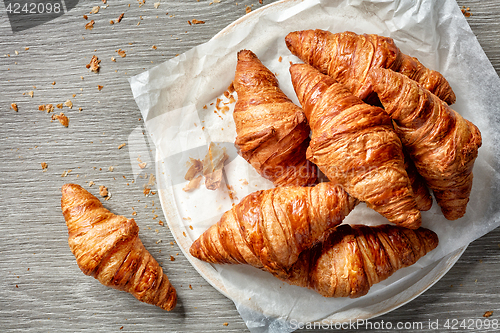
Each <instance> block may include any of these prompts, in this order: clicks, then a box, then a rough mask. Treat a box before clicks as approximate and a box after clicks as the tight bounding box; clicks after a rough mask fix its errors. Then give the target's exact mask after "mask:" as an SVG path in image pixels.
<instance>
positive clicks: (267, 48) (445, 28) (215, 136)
mask: <svg viewBox="0 0 500 333" xmlns="http://www.w3.org/2000/svg"><path fill="white" fill-rule="evenodd" d="M316 28H320V29H327V30H330V31H332V32H342V31H346V30H350V31H354V32H356V33H374V34H380V35H384V36H389V37H392V38H393V39H394V40H395V41H396V44H397V45H398V47H399V48H400V49H401V50H402V51H403V52H404V53H407V54H410V55H412V56H415V57H417V58H418V59H419V60H420V61H421V62H422V63H423V64H424V65H426V66H427V67H429V68H431V69H436V70H438V71H440V72H441V73H442V74H443V75H444V76H445V77H446V78H447V79H448V81H449V82H450V84H451V86H452V87H453V89H454V91H455V93H456V95H457V102H456V104H454V105H453V109H455V110H456V111H457V112H459V113H460V114H462V115H463V116H464V117H465V118H466V119H468V120H470V121H472V122H473V123H474V124H476V125H477V126H478V128H479V129H480V130H481V133H482V137H483V145H482V147H481V148H480V150H479V157H478V159H477V161H476V163H475V166H474V185H473V189H472V193H471V197H470V202H469V205H468V209H467V213H466V215H465V216H464V217H463V218H461V219H459V220H457V221H448V220H446V219H445V218H444V217H443V216H442V214H441V212H440V210H439V207H438V206H437V204H436V203H434V205H433V208H432V209H431V210H430V211H428V212H424V213H423V214H422V217H423V226H424V227H427V228H430V229H432V230H434V231H435V232H436V233H437V234H438V236H439V239H440V245H439V246H438V248H437V249H435V250H434V251H433V252H431V253H429V254H428V255H427V256H425V257H424V258H422V259H421V260H420V261H419V262H418V263H417V264H415V265H414V266H412V267H409V268H406V269H403V270H400V271H398V272H396V273H395V274H394V275H393V276H392V277H391V278H389V279H388V280H386V281H383V282H381V283H380V284H378V285H376V286H374V287H373V288H372V290H371V291H370V292H369V294H368V295H366V296H364V297H361V298H359V299H355V300H351V299H329V298H323V297H321V296H319V295H318V294H316V293H315V292H313V291H310V290H307V289H304V288H298V287H293V286H289V285H287V284H284V283H283V282H281V281H278V280H277V279H275V278H274V277H272V276H271V275H269V274H268V273H265V272H262V271H259V270H257V269H255V268H253V267H247V266H243V265H235V266H221V265H214V268H215V269H216V270H217V272H218V273H216V274H217V275H216V279H218V280H219V281H221V283H222V285H223V286H224V293H225V294H226V295H227V296H228V297H230V298H231V299H232V300H233V301H234V302H235V304H236V306H237V308H238V311H239V312H240V314H241V316H242V317H243V319H244V320H245V322H246V323H247V326H248V328H249V329H250V330H251V331H252V332H290V331H293V330H294V329H295V328H298V327H300V325H299V323H306V322H311V321H321V320H322V319H323V318H329V316H332V314H335V313H338V312H339V311H351V312H352V313H353V316H358V315H359V316H360V317H365V318H367V317H370V315H377V314H380V313H379V312H377V311H373V305H374V304H375V307H376V305H377V304H378V303H377V302H382V303H380V304H381V306H382V304H384V303H383V301H384V300H385V299H386V298H387V297H389V296H391V295H395V294H397V293H398V292H401V291H402V290H407V289H411V286H412V283H414V281H415V279H418V278H417V277H418V276H419V274H420V275H421V274H422V273H425V272H427V271H429V272H430V271H431V269H433V267H434V266H432V265H436V264H437V263H438V262H437V260H444V259H443V258H444V257H446V256H450V255H454V254H456V252H457V251H460V249H461V248H463V247H464V246H467V245H468V244H469V243H470V242H471V241H473V240H475V239H477V238H478V237H481V236H482V235H484V234H485V233H487V232H489V231H491V230H492V229H494V228H496V227H497V226H498V225H499V224H500V219H499V207H500V205H497V203H496V202H497V198H498V197H499V196H500V177H499V176H500V174H499V170H500V167H499V158H498V156H499V154H498V148H497V147H498V143H499V132H500V131H499V130H500V123H499V116H500V111H499V106H500V80H499V77H498V75H497V74H496V72H495V70H494V69H493V67H492V66H491V64H490V62H489V61H488V59H487V57H486V55H485V54H484V52H483V51H482V49H481V47H480V45H479V43H478V42H477V40H476V38H475V36H474V34H473V32H472V31H471V29H470V27H469V25H468V24H467V21H466V19H465V18H464V16H463V14H462V13H461V11H460V9H459V7H458V5H457V4H456V2H455V1H453V0H444V1H434V0H401V1H386V0H372V1H367V0H309V1H307V0H306V1H298V0H295V1H292V0H290V1H280V2H277V3H274V4H270V5H268V6H266V7H264V8H262V9H260V10H257V11H254V12H252V13H250V14H249V15H247V16H245V17H244V18H242V19H240V20H238V21H237V22H235V23H234V24H233V25H231V26H229V27H228V28H226V29H224V30H223V32H222V33H220V34H218V35H217V36H216V37H215V38H213V39H212V40H210V41H209V42H207V43H205V44H202V45H199V46H197V47H195V48H193V49H191V50H189V51H188V52H186V53H184V54H181V55H179V56H177V57H175V58H173V59H170V60H168V61H166V62H164V63H163V64H161V65H159V66H157V67H154V68H152V69H151V70H149V71H147V72H144V73H142V74H139V75H137V76H135V77H132V78H131V79H130V84H131V89H132V92H133V95H134V98H135V100H136V102H137V105H138V106H139V108H140V110H141V113H142V114H143V119H144V121H145V126H146V128H147V130H148V133H149V134H150V135H151V137H152V140H153V141H154V143H155V145H156V148H157V152H158V156H159V160H158V161H156V163H161V164H162V168H163V169H162V170H164V172H161V174H158V175H157V178H160V179H161V180H162V181H163V182H160V183H162V184H164V185H163V186H165V188H163V190H166V193H169V206H168V209H167V208H166V207H165V206H164V207H163V208H164V211H165V212H166V215H167V219H168V224H169V226H170V228H171V230H172V232H173V234H174V236H175V237H176V239H177V240H178V243H179V244H180V245H181V247H182V250H183V251H184V253H185V255H187V256H188V259H190V261H191V262H192V263H193V265H194V266H195V267H197V266H199V265H208V264H205V263H201V262H197V261H196V259H194V258H191V257H190V255H189V252H188V247H189V244H190V243H191V242H192V241H193V240H195V239H196V238H197V237H198V236H199V235H200V234H201V233H202V232H203V231H205V230H206V229H207V228H208V227H209V226H210V225H212V224H213V223H215V222H217V221H218V220H219V218H220V216H221V215H222V214H223V212H225V211H226V210H228V209H230V208H231V206H232V204H233V203H237V202H239V200H241V199H242V198H243V197H244V196H245V195H247V194H248V193H250V192H252V191H254V190H257V189H264V188H269V187H271V186H272V184H270V182H268V181H266V180H264V179H262V178H261V177H260V176H259V175H258V174H257V173H256V172H255V171H254V170H253V169H252V168H251V167H250V166H249V165H248V163H247V162H246V161H244V160H243V159H242V158H241V157H239V156H238V155H237V152H236V149H235V148H234V144H233V143H234V139H235V137H236V132H235V129H234V122H233V119H232V110H233V107H234V103H232V104H231V103H229V100H228V99H227V98H225V97H224V96H223V93H224V91H225V90H226V89H227V87H228V86H229V85H230V83H231V81H232V79H233V76H234V69H235V66H236V53H237V51H239V50H240V49H250V50H252V51H253V52H254V53H256V54H257V56H258V57H259V58H260V59H261V61H262V62H263V63H264V65H266V66H267V67H268V68H270V69H271V70H272V71H273V72H275V73H276V74H277V77H278V79H279V81H280V85H281V88H282V90H283V91H284V92H285V93H286V94H287V95H288V96H289V97H290V98H292V100H294V101H295V102H296V103H298V102H297V99H296V97H295V95H294V91H293V87H292V85H291V82H290V78H289V72H288V67H289V63H290V61H292V62H299V60H298V59H297V58H295V57H294V56H292V55H291V54H290V52H289V51H288V49H287V48H286V45H285V42H284V37H285V36H286V34H287V33H288V32H290V31H295V30H302V29H316ZM235 97H236V96H235ZM218 98H220V99H221V101H220V102H219V106H222V105H225V103H229V104H227V106H229V108H230V109H229V110H228V111H227V112H220V110H217V109H216V107H215V105H216V103H217V99H218ZM210 142H214V143H216V144H218V145H219V146H220V147H221V148H222V147H224V148H225V149H226V152H227V153H228V155H229V160H228V162H227V164H226V166H225V167H224V178H223V181H222V186H221V187H220V188H219V189H218V190H216V191H210V190H207V189H206V188H205V187H204V186H201V187H200V188H199V189H197V190H195V191H192V192H185V191H183V190H182V189H183V188H184V186H185V185H186V184H187V181H186V180H184V175H185V173H186V171H187V164H186V163H187V162H188V160H189V158H199V159H202V158H203V157H204V156H205V154H206V153H207V150H208V145H209V144H210ZM228 186H231V188H232V190H233V191H234V192H233V193H234V194H235V195H230V193H229V190H228ZM161 190H162V189H161V188H160V191H161ZM346 223H363V224H372V225H375V224H380V223H386V220H384V218H382V217H381V216H380V215H378V214H377V213H375V212H374V211H371V210H370V209H368V208H366V206H364V205H363V204H361V205H360V206H358V207H356V209H355V210H354V211H353V212H352V213H351V214H350V215H349V216H348V218H347V219H346ZM178 230H183V231H182V233H181V232H180V231H178ZM443 273H444V272H441V273H440V274H443ZM209 282H211V283H213V281H209ZM214 285H217V284H214ZM407 300H409V299H407ZM407 300H402V301H401V304H402V303H404V301H407ZM368 308H369V309H370V310H366V311H364V309H368ZM352 319H353V320H355V319H356V318H352ZM294 323H295V325H294Z"/></svg>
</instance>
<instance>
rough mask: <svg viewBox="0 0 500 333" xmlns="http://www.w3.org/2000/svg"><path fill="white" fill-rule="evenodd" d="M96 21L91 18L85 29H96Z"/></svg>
mask: <svg viewBox="0 0 500 333" xmlns="http://www.w3.org/2000/svg"><path fill="white" fill-rule="evenodd" d="M94 23H95V21H94V20H91V21H90V22H89V23H87V24H85V29H87V30H92V29H94Z"/></svg>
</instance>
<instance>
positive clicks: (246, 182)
mask: <svg viewBox="0 0 500 333" xmlns="http://www.w3.org/2000/svg"><path fill="white" fill-rule="evenodd" d="M240 181H241V185H248V180H246V179H240Z"/></svg>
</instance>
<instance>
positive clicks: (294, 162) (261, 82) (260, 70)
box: [233, 50, 317, 186]
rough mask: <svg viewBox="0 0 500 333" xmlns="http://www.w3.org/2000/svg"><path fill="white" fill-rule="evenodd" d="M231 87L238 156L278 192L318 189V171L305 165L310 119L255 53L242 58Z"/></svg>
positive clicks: (306, 162)
mask: <svg viewBox="0 0 500 333" xmlns="http://www.w3.org/2000/svg"><path fill="white" fill-rule="evenodd" d="M233 86H234V89H235V90H236V93H237V94H238V100H237V102H236V105H235V108H234V113H233V118H234V122H235V125H236V133H237V137H236V141H235V146H236V147H237V149H238V151H239V154H240V155H241V156H242V157H243V158H244V159H245V160H247V161H248V162H249V163H250V164H251V165H252V166H253V167H254V168H255V170H257V172H258V173H259V174H260V175H261V176H263V177H264V178H266V179H268V180H270V181H272V182H273V183H274V185H275V186H284V185H300V186H307V185H312V184H315V183H316V179H317V169H316V166H314V165H313V164H312V163H311V162H309V161H308V160H307V159H306V149H307V146H308V143H309V127H308V125H307V119H306V117H305V116H304V113H303V112H302V109H301V108H300V107H299V106H297V105H295V104H294V103H293V102H292V101H291V100H290V99H289V98H288V97H287V96H286V95H285V94H284V93H283V92H282V91H281V89H280V88H279V83H278V80H277V78H276V77H275V75H274V74H273V73H272V72H271V71H270V70H269V69H268V68H266V67H265V66H264V65H263V64H262V63H261V61H260V60H259V59H258V58H257V56H256V55H255V54H254V53H253V52H252V51H249V50H241V51H239V52H238V62H237V65H236V72H235V76H234V81H233Z"/></svg>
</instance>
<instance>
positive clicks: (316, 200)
mask: <svg viewBox="0 0 500 333" xmlns="http://www.w3.org/2000/svg"><path fill="white" fill-rule="evenodd" d="M356 204H357V201H356V200H355V199H354V198H352V197H350V196H349V195H348V194H347V193H346V192H345V191H344V190H343V189H342V188H341V187H340V186H338V185H335V184H333V183H330V182H326V183H319V184H318V185H316V186H309V187H302V186H283V187H275V188H272V189H268V190H261V191H256V192H253V193H251V194H249V195H247V196H246V197H245V198H243V200H241V202H240V203H238V204H237V205H235V206H233V207H232V208H231V209H230V210H229V211H227V212H225V213H224V214H223V215H222V217H221V219H220V221H219V222H218V223H216V224H214V225H213V226H211V227H210V228H209V229H208V230H206V231H205V232H204V233H203V234H202V235H201V236H200V237H199V238H198V239H197V240H195V242H194V243H193V244H192V245H191V248H190V250H189V251H190V253H191V255H193V256H194V257H196V258H198V259H201V260H203V261H206V262H210V263H232V264H237V263H239V264H249V265H252V266H254V267H259V268H263V269H266V270H282V269H286V268H288V267H290V266H291V265H292V264H293V263H294V262H295V261H296V260H297V258H298V256H299V254H300V253H301V252H302V251H303V250H305V249H307V248H310V247H311V246H313V245H314V244H316V243H318V242H321V241H322V240H324V239H325V238H326V236H327V235H328V233H329V232H331V230H333V227H335V226H337V225H339V224H340V223H342V221H343V219H344V218H345V217H346V216H347V214H349V212H350V211H351V210H352V209H353V208H354V207H355V205H356Z"/></svg>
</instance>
